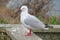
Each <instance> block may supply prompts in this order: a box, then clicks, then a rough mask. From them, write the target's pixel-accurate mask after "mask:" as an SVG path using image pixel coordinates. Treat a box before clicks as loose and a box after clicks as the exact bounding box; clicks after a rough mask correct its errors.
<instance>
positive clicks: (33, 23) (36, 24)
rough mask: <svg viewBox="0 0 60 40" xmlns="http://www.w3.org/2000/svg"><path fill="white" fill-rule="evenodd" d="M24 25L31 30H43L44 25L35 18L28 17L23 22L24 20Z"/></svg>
mask: <svg viewBox="0 0 60 40" xmlns="http://www.w3.org/2000/svg"><path fill="white" fill-rule="evenodd" d="M24 22H25V24H26V25H29V26H31V27H32V28H40V27H41V28H44V27H45V25H44V24H43V23H42V22H41V21H40V20H38V19H37V18H36V17H35V16H31V15H30V16H28V17H27V18H26V19H25V20H24Z"/></svg>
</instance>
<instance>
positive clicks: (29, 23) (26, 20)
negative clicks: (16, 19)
mask: <svg viewBox="0 0 60 40" xmlns="http://www.w3.org/2000/svg"><path fill="white" fill-rule="evenodd" d="M20 10H21V15H20V16H21V17H20V20H21V23H22V24H23V25H24V26H25V27H27V28H28V29H29V32H27V34H25V36H30V35H31V34H32V30H36V29H40V28H43V29H45V28H47V27H46V25H45V24H44V23H43V22H42V21H40V20H39V19H38V18H37V17H35V16H33V15H30V14H29V12H28V7H27V6H26V5H23V6H21V8H20ZM47 29H48V28H47Z"/></svg>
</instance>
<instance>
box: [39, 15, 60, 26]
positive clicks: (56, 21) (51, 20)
mask: <svg viewBox="0 0 60 40" xmlns="http://www.w3.org/2000/svg"><path fill="white" fill-rule="evenodd" d="M38 18H39V19H40V20H41V21H43V22H44V23H48V24H53V25H56V24H59V25H60V19H58V18H56V17H55V16H51V17H49V20H47V19H48V18H47V19H44V18H42V17H38Z"/></svg>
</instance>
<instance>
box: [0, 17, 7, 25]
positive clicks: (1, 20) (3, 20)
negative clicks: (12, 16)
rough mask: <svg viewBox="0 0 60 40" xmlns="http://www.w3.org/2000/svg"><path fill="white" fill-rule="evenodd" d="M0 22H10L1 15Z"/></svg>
mask: <svg viewBox="0 0 60 40" xmlns="http://www.w3.org/2000/svg"><path fill="white" fill-rule="evenodd" d="M0 23H1V24H8V22H7V20H6V19H5V18H3V17H0Z"/></svg>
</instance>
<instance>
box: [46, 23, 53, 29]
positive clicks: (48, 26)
mask: <svg viewBox="0 0 60 40" xmlns="http://www.w3.org/2000/svg"><path fill="white" fill-rule="evenodd" d="M45 28H53V26H50V25H48V24H45Z"/></svg>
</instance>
